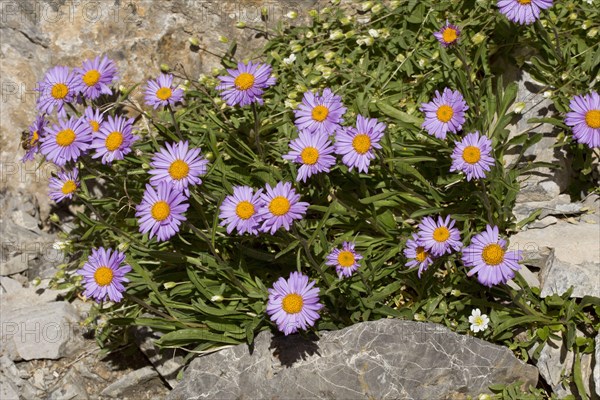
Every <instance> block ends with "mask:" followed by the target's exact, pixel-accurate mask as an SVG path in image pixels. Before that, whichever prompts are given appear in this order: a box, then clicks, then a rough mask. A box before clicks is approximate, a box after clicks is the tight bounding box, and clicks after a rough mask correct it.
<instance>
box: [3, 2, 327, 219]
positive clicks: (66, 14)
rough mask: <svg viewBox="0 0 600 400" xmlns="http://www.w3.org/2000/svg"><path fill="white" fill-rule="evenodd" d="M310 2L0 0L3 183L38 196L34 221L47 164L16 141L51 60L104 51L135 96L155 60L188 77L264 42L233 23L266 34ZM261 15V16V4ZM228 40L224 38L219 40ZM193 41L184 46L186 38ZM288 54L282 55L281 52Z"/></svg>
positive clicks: (71, 61)
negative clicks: (26, 157)
mask: <svg viewBox="0 0 600 400" xmlns="http://www.w3.org/2000/svg"><path fill="white" fill-rule="evenodd" d="M316 3H317V1H316V0H273V1H269V2H257V1H255V0H240V1H238V0H225V1H216V0H171V1H156V0H128V1H116V0H114V1H70V2H65V1H55V0H18V1H16V0H15V1H9V2H4V3H3V8H2V26H0V35H1V37H2V43H1V44H0V70H2V83H3V88H2V94H3V103H2V107H1V109H0V112H1V114H2V115H1V118H0V166H1V167H2V168H3V171H2V178H3V182H2V183H3V185H4V184H6V186H7V187H9V188H16V187H21V188H27V190H29V191H30V192H32V193H35V194H36V196H37V197H38V198H39V199H40V200H43V201H41V202H40V203H41V205H42V210H41V214H42V219H44V218H45V217H46V216H47V215H48V212H49V208H50V207H49V205H50V202H48V200H47V184H48V177H49V175H50V172H51V171H52V170H53V169H52V168H51V167H50V166H49V164H48V165H42V166H41V167H40V168H38V167H37V164H36V163H34V162H29V163H27V164H23V163H21V161H20V160H21V158H22V157H23V154H24V152H23V150H22V149H21V148H20V143H19V138H20V136H21V132H22V131H23V130H27V127H28V126H29V125H30V124H31V122H32V121H33V120H34V118H35V116H36V110H35V104H36V98H37V95H36V92H35V91H34V89H35V87H36V85H37V82H38V81H40V80H42V78H43V76H44V73H45V72H46V71H47V70H48V69H49V68H50V67H53V66H55V65H67V66H71V67H79V66H81V63H82V61H83V60H85V59H86V58H93V57H95V56H97V55H101V54H106V55H107V56H109V57H111V58H112V59H114V60H115V62H116V63H117V67H118V69H119V77H120V80H119V83H120V84H123V85H124V86H127V87H131V86H133V84H135V83H142V85H140V86H139V87H138V88H137V90H136V91H135V93H134V98H135V99H138V100H139V99H141V98H142V97H143V91H144V87H143V86H144V85H143V83H144V82H145V81H146V80H147V79H148V78H150V77H154V76H156V75H158V74H159V72H160V70H159V67H160V64H163V63H164V64H167V65H169V66H171V67H172V68H177V69H178V72H179V73H180V74H181V73H183V70H185V73H186V74H187V75H188V76H189V78H190V80H192V79H198V76H199V74H200V73H209V71H210V70H211V69H212V68H214V67H219V66H220V57H221V56H222V55H224V54H225V53H226V52H227V51H228V50H229V47H230V46H231V43H232V42H233V41H234V40H235V41H236V42H237V51H236V54H235V56H236V57H237V58H239V59H240V60H241V59H243V58H245V57H251V56H252V55H253V54H254V53H256V52H257V49H259V48H261V47H262V46H263V45H264V43H265V39H264V35H259V34H257V31H255V30H251V29H237V28H236V27H235V24H236V23H237V22H238V21H241V22H245V23H246V24H247V25H248V26H260V28H261V29H268V30H270V31H272V30H274V29H276V27H277V24H278V23H279V22H283V23H284V24H289V23H290V21H289V20H288V19H287V18H285V15H286V14H287V13H288V12H290V11H295V12H297V13H298V19H296V20H294V23H303V22H307V21H308V19H309V18H308V14H307V11H308V10H309V9H311V8H316V7H315V6H316ZM262 7H266V8H267V11H268V14H269V18H268V19H267V20H266V21H262V20H261V8H262ZM219 36H225V37H227V38H229V40H230V42H229V43H222V42H221V41H219ZM191 38H197V39H198V42H199V45H198V46H197V47H195V46H191V45H190V42H189V39H191ZM288 55H289V54H282V55H281V56H282V57H285V56H288Z"/></svg>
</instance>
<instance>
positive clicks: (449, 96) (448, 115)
mask: <svg viewBox="0 0 600 400" xmlns="http://www.w3.org/2000/svg"><path fill="white" fill-rule="evenodd" d="M468 109H469V107H468V106H467V103H466V102H465V100H464V99H463V96H462V94H460V93H459V91H458V90H454V91H453V90H450V89H448V88H445V89H444V91H443V92H442V94H440V92H438V91H437V90H436V91H435V97H434V98H433V100H432V101H430V102H429V103H422V104H421V108H420V110H421V111H422V112H424V113H425V122H423V125H422V127H423V128H424V129H425V130H427V132H428V133H429V134H430V135H434V136H435V137H436V138H438V139H442V140H443V139H446V133H448V132H452V133H457V132H458V131H459V130H461V129H462V125H463V124H464V123H465V111H467V110H468Z"/></svg>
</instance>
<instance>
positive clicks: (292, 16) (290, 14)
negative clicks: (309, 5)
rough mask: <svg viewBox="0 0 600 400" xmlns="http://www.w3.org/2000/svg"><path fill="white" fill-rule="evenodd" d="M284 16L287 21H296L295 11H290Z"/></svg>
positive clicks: (296, 14)
mask: <svg viewBox="0 0 600 400" xmlns="http://www.w3.org/2000/svg"><path fill="white" fill-rule="evenodd" d="M285 16H286V17H288V18H289V19H296V18H297V17H298V13H297V12H296V11H290V12H288V13H287V14H285Z"/></svg>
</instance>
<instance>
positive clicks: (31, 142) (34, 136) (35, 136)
mask: <svg viewBox="0 0 600 400" xmlns="http://www.w3.org/2000/svg"><path fill="white" fill-rule="evenodd" d="M39 138H40V135H38V131H33V135H31V140H30V141H29V145H30V146H33V145H34V144H35V143H36V142H37V141H38V139H39Z"/></svg>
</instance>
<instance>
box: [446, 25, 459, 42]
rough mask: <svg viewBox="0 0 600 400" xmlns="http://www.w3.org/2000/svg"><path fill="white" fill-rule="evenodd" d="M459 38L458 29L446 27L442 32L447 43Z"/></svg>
mask: <svg viewBox="0 0 600 400" xmlns="http://www.w3.org/2000/svg"><path fill="white" fill-rule="evenodd" d="M457 38H458V33H457V32H456V29H453V28H446V29H444V32H442V39H444V42H446V43H452V42H454V41H455V40H456V39H457Z"/></svg>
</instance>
